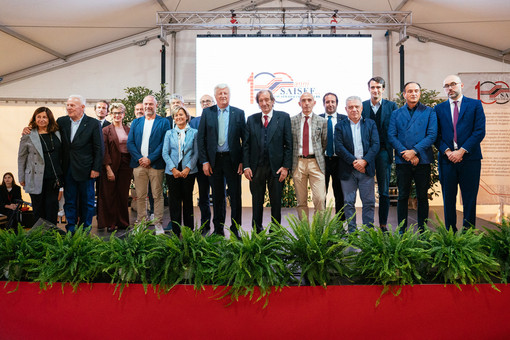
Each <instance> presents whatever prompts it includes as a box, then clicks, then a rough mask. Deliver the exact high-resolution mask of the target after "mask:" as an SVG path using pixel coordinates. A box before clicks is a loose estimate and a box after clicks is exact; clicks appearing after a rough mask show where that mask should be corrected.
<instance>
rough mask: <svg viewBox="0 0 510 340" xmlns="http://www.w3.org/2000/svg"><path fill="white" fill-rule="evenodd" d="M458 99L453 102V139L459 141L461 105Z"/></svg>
mask: <svg viewBox="0 0 510 340" xmlns="http://www.w3.org/2000/svg"><path fill="white" fill-rule="evenodd" d="M457 103H458V101H457V100H455V101H454V102H453V141H454V142H455V143H457V121H458V120H459V107H458V106H457Z"/></svg>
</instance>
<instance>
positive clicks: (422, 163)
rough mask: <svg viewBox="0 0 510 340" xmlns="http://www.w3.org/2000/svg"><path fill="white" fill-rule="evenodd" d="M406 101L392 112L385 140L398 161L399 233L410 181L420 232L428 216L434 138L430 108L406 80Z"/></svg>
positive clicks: (434, 121) (434, 120) (415, 86)
mask: <svg viewBox="0 0 510 340" xmlns="http://www.w3.org/2000/svg"><path fill="white" fill-rule="evenodd" d="M403 95H404V98H405V100H406V104H405V105H404V106H402V107H401V108H400V109H398V110H396V111H394V112H393V113H392V115H391V119H390V126H389V128H388V141H389V142H390V144H391V146H392V147H393V148H394V149H395V163H396V164H397V184H398V202H397V216H398V223H399V225H400V223H403V224H402V229H401V230H400V232H404V230H405V229H407V212H408V210H407V209H408V200H409V195H410V193H411V184H412V181H413V180H414V183H415V185H416V198H417V199H418V228H419V229H420V231H423V230H424V228H425V221H426V220H427V218H428V216H429V196H428V190H429V188H430V164H431V163H434V154H433V152H432V144H434V142H435V141H436V138H437V118H436V113H435V112H434V110H432V108H430V107H428V106H425V105H423V104H422V103H420V96H421V86H420V84H418V83H417V82H408V83H407V84H405V86H404V94H403Z"/></svg>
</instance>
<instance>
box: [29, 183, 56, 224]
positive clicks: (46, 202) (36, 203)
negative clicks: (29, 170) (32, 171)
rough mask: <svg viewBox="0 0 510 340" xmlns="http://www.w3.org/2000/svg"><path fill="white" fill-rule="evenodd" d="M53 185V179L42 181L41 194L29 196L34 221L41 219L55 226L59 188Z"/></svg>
mask: <svg viewBox="0 0 510 340" xmlns="http://www.w3.org/2000/svg"><path fill="white" fill-rule="evenodd" d="M54 183H55V180H54V179H48V180H44V181H43V187H42V191H41V193H40V194H37V195H35V194H30V199H31V200H32V209H33V210H34V221H37V220H38V219H39V218H43V219H45V220H47V221H48V222H51V223H53V224H55V225H56V224H57V219H58V216H57V215H58V192H59V188H55V187H54Z"/></svg>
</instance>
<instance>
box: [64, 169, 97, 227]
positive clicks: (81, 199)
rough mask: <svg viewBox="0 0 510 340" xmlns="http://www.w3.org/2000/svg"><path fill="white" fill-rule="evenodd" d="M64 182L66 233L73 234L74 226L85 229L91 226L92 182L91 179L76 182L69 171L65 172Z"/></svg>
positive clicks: (93, 192)
mask: <svg viewBox="0 0 510 340" xmlns="http://www.w3.org/2000/svg"><path fill="white" fill-rule="evenodd" d="M65 178H66V179H65V182H64V198H65V201H66V202H65V204H64V211H65V213H66V219H67V225H66V229H67V231H70V232H74V230H75V228H76V225H78V223H79V224H83V225H84V226H85V227H89V226H90V225H92V217H94V213H95V208H94V204H93V202H94V197H95V191H94V182H95V180H94V179H93V178H89V179H88V180H85V181H76V180H75V179H74V178H73V176H72V174H71V169H69V171H67V174H66V177H65Z"/></svg>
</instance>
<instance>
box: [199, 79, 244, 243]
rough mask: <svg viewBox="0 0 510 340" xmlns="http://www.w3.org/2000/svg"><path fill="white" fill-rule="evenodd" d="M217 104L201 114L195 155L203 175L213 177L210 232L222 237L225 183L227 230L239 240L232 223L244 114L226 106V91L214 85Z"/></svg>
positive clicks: (237, 203)
mask: <svg viewBox="0 0 510 340" xmlns="http://www.w3.org/2000/svg"><path fill="white" fill-rule="evenodd" d="M214 97H215V98H216V102H217V103H218V104H217V105H213V106H211V107H208V108H206V109H204V110H203V111H202V117H201V119H200V125H199V126H198V137H197V139H198V152H199V160H200V163H201V164H202V167H203V170H204V174H205V175H206V176H213V205H214V207H213V209H214V217H213V224H214V232H215V233H216V234H218V235H224V230H223V225H224V223H225V214H226V209H225V205H224V204H222V202H224V201H225V180H226V182H227V186H228V193H229V195H230V209H231V210H230V212H231V214H230V215H231V220H232V221H231V223H232V224H231V226H230V231H231V232H232V233H234V235H236V236H237V237H239V232H238V230H237V227H236V223H237V224H238V225H239V226H240V225H241V214H242V212H241V174H242V173H243V161H242V158H243V155H242V146H241V144H242V140H243V138H244V129H245V125H246V121H245V119H244V111H243V110H241V109H238V108H236V107H233V106H230V105H229V103H230V89H229V87H228V85H226V84H220V85H216V87H215V88H214Z"/></svg>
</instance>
